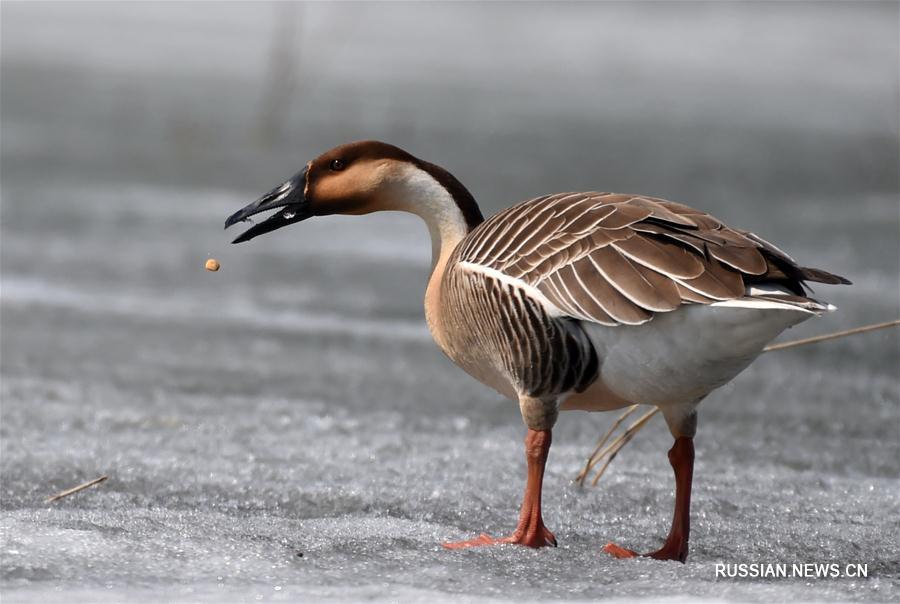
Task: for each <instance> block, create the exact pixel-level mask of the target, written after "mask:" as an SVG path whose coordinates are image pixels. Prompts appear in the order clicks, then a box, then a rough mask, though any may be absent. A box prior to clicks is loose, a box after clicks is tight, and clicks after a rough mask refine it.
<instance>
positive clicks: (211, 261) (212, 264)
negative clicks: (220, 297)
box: [206, 258, 219, 272]
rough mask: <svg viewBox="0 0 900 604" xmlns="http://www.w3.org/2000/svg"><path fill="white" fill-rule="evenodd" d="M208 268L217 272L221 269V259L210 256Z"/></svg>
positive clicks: (207, 263)
mask: <svg viewBox="0 0 900 604" xmlns="http://www.w3.org/2000/svg"><path fill="white" fill-rule="evenodd" d="M206 270H208V271H212V272H216V271H217V270H219V261H218V260H216V259H215V258H210V259H209V260H207V261H206Z"/></svg>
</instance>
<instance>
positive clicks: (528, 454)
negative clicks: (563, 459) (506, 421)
mask: <svg viewBox="0 0 900 604" xmlns="http://www.w3.org/2000/svg"><path fill="white" fill-rule="evenodd" d="M550 440H551V435H550V430H531V429H529V430H528V435H527V436H526V437H525V459H526V460H527V461H528V481H527V482H526V484H525V497H524V498H523V499H522V509H521V511H520V512H519V524H518V526H516V530H515V531H514V532H513V534H512V535H510V536H509V537H500V538H497V537H491V536H490V535H485V534H481V535H479V536H478V537H475V538H474V539H469V540H467V541H458V542H456V543H444V544H443V545H444V547H446V548H447V549H463V548H467V547H480V546H483V545H500V544H502V543H514V544H518V545H527V546H528V547H546V546H548V545H552V546H553V547H556V537H554V536H553V533H551V532H550V531H549V530H547V527H546V526H544V520H543V518H542V517H541V485H542V484H543V480H544V465H545V464H546V463H547V455H548V454H549V452H550Z"/></svg>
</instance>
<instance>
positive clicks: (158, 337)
mask: <svg viewBox="0 0 900 604" xmlns="http://www.w3.org/2000/svg"><path fill="white" fill-rule="evenodd" d="M113 193H114V192H113V191H107V192H104V191H98V190H87V191H86V190H79V188H78V187H77V186H71V187H66V194H67V199H68V200H69V202H71V203H72V204H73V205H75V206H76V207H78V208H79V212H80V215H81V216H82V217H83V219H82V220H81V221H80V222H79V225H80V226H79V227H78V228H77V229H73V228H72V227H71V222H70V223H69V225H70V226H69V227H68V228H66V229H54V228H53V226H52V225H53V223H54V221H55V220H56V218H57V217H58V213H59V211H60V210H59V208H58V204H57V202H56V201H55V200H57V199H59V196H60V191H58V190H56V189H50V188H41V187H38V188H33V187H28V188H27V190H26V189H25V188H23V189H21V190H20V189H18V188H15V187H11V188H10V189H8V192H6V193H5V195H9V196H10V197H11V198H13V199H16V198H18V199H23V198H25V197H27V198H28V200H29V203H27V204H25V203H23V204H21V205H15V206H13V207H11V209H10V210H9V211H8V213H7V215H6V216H5V217H6V218H8V219H11V220H12V221H14V222H13V224H17V225H20V227H21V230H12V229H10V230H6V231H4V233H3V236H4V250H3V251H4V256H3V262H4V265H3V268H4V273H3V276H4V279H3V315H2V320H3V325H2V329H3V380H2V399H3V423H2V432H0V436H2V471H3V487H2V488H3V491H2V504H3V516H2V525H0V528H2V534H3V549H2V556H3V581H4V591H5V594H6V595H7V596H11V599H12V600H25V601H32V600H33V601H48V600H51V601H52V600H58V601H64V600H66V601H68V600H69V599H70V598H71V597H72V592H71V586H73V585H75V586H78V588H77V590H76V592H75V594H76V595H78V594H80V595H81V596H82V597H83V599H84V600H97V599H101V600H109V601H115V600H121V599H126V600H130V599H157V598H175V599H200V600H205V599H220V598H222V599H237V600H250V599H253V598H254V597H258V596H261V597H262V598H264V599H267V600H268V599H271V600H286V601H287V600H293V599H296V598H298V597H300V596H301V595H302V596H304V597H316V598H318V597H321V598H329V599H332V598H333V599H337V600H358V599H370V598H375V599H382V598H386V599H403V600H421V601H431V600H450V599H457V597H462V598H463V599H471V600H474V599H480V598H482V597H490V598H494V599H497V600H531V599H549V598H564V599H574V600H578V599H586V600H588V599H596V598H599V597H621V598H630V597H635V596H638V595H642V596H653V597H660V598H662V597H687V596H691V597H698V596H702V597H707V598H712V599H720V598H736V599H758V600H769V599H779V600H780V599H787V598H794V597H795V598H802V599H809V598H811V599H832V598H834V599H853V598H862V597H869V598H872V597H874V598H876V599H890V598H891V597H896V592H894V591H893V590H894V589H896V581H897V578H898V577H897V566H896V552H897V551H898V547H900V538H898V535H897V531H896V529H895V527H896V526H897V525H898V522H900V513H898V509H900V506H898V504H900V497H898V491H897V456H898V446H897V438H896V436H897V432H896V428H897V420H898V418H897V383H896V373H895V371H896V365H895V364H894V361H895V360H896V358H897V357H896V337H895V336H893V335H889V334H886V333H882V334H874V335H870V336H860V337H858V338H855V339H849V340H844V341H839V342H833V343H829V344H823V345H819V346H817V347H814V348H804V349H799V350H794V351H786V352H780V353H772V354H771V355H769V356H766V357H763V358H761V359H760V360H759V361H758V362H757V363H756V364H754V365H753V366H752V367H751V368H750V369H749V370H748V371H747V372H746V373H745V374H743V375H742V376H741V377H740V378H739V379H738V380H736V381H735V382H734V383H733V384H732V385H730V386H728V387H726V388H724V389H723V390H722V391H720V392H719V393H717V394H716V395H714V396H712V397H710V399H709V400H708V401H706V402H705V403H704V405H703V406H702V408H701V409H702V412H701V428H700V432H699V435H698V438H697V451H698V454H697V469H696V479H695V491H694V502H693V506H694V527H693V528H694V530H693V534H692V544H691V545H692V551H691V557H690V559H689V564H687V565H686V566H682V565H680V564H676V563H665V562H656V561H651V560H635V561H619V560H613V559H611V558H609V557H607V556H606V555H604V554H603V553H602V552H601V551H600V548H601V546H602V545H603V544H605V543H606V542H607V541H609V540H613V539H614V540H617V541H618V542H620V543H625V544H628V545H631V546H635V547H637V548H640V549H650V548H652V547H654V546H656V545H657V544H658V543H659V542H660V539H661V538H662V537H663V536H664V535H665V532H666V530H667V529H668V521H669V516H670V513H671V508H670V506H671V498H672V488H673V484H672V477H671V473H670V469H669V467H668V463H667V461H666V457H665V451H666V450H667V449H668V447H669V446H670V437H669V436H668V433H667V432H666V430H665V428H664V427H663V423H662V422H661V421H655V422H654V423H653V424H652V427H651V428H650V429H648V430H647V431H646V433H643V434H641V435H640V437H639V438H638V439H637V440H636V441H635V442H634V443H633V444H632V445H630V446H629V447H628V449H626V450H625V452H624V453H623V454H622V455H621V456H620V458H619V459H618V460H617V461H616V462H615V464H614V466H613V467H612V469H611V471H610V473H609V475H608V476H607V477H605V478H604V479H603V481H602V482H601V485H600V486H599V487H598V488H595V489H580V488H578V487H576V486H575V485H573V484H572V482H571V479H572V477H573V476H574V474H575V473H576V472H577V469H578V467H579V465H580V464H581V463H582V461H583V458H584V456H585V455H586V453H587V452H588V450H589V449H590V448H591V446H592V445H593V442H594V439H595V438H596V437H597V436H598V435H599V434H600V432H601V430H602V429H603V428H604V427H605V426H606V425H607V424H608V423H609V421H611V417H610V416H600V415H588V414H582V413H567V414H563V416H562V418H561V420H560V422H559V424H558V429H557V430H556V431H555V435H554V445H553V449H552V452H551V458H550V464H549V468H548V473H547V479H546V486H545V501H546V509H545V517H546V519H547V522H548V524H549V526H551V528H552V529H553V530H554V531H555V532H556V535H557V537H558V539H559V542H560V547H559V548H558V549H544V550H539V551H531V550H527V549H524V548H516V547H512V546H506V547H501V548H494V549H483V550H471V551H464V552H450V551H446V550H444V549H443V548H441V547H440V545H439V544H440V542H441V541H444V540H449V539H459V538H463V537H465V536H467V535H473V534H476V533H477V532H478V531H482V530H487V531H489V532H493V533H500V532H503V531H508V530H510V529H511V528H512V526H514V521H515V519H516V514H517V506H518V504H519V501H520V495H521V490H522V486H523V478H524V477H523V473H524V470H523V465H524V464H523V458H522V451H521V439H522V436H523V433H524V430H523V427H522V425H521V420H520V419H519V418H518V410H517V408H516V406H515V405H514V404H512V403H509V402H506V401H503V400H499V399H498V398H497V397H496V396H495V395H493V394H492V393H491V392H490V391H488V390H486V389H485V388H483V387H481V386H479V385H478V384H476V383H474V382H473V381H472V380H470V378H468V377H467V376H465V375H464V374H462V373H461V372H460V371H459V370H458V369H456V368H455V367H453V366H452V365H451V364H450V363H449V361H447V360H445V359H444V358H443V357H442V356H441V355H440V353H439V352H438V351H437V350H436V348H435V347H434V345H433V344H432V343H431V342H430V339H429V336H428V334H427V332H426V331H425V329H424V327H423V325H422V321H421V318H420V316H419V315H420V314H421V311H420V310H419V303H420V300H419V299H420V296H421V289H422V286H423V283H424V279H425V275H426V271H427V264H426V260H425V258H427V253H428V242H427V240H426V234H425V232H424V228H422V227H421V226H420V225H418V224H417V223H416V222H415V219H412V218H405V217H399V216H390V215H385V216H374V217H370V218H368V219H352V218H350V219H341V218H337V219H323V220H320V221H318V222H311V223H309V224H304V225H301V226H300V227H297V228H294V229H293V230H291V231H286V232H284V233H279V234H278V235H274V236H272V237H271V238H269V239H268V240H266V241H264V242H262V241H261V242H254V244H252V245H251V246H235V247H225V245H224V243H223V242H222V241H219V240H221V239H222V235H221V234H220V233H219V232H218V229H217V227H218V222H219V219H220V218H221V217H223V216H225V215H227V213H229V212H230V211H231V210H232V209H233V208H235V207H238V206H240V205H241V204H242V203H243V201H244V197H241V196H236V195H235V194H233V193H224V192H210V191H180V192H171V191H161V190H157V189H152V188H151V189H146V188H145V189H142V188H138V187H132V188H130V189H129V188H116V189H115V194H117V195H118V196H119V197H120V199H121V201H122V208H127V210H125V209H123V210H121V211H118V210H115V209H107V206H106V205H105V204H103V203H92V202H91V200H98V199H102V198H103V197H104V195H112V194H113ZM248 195H250V193H248ZM179 196H180V197H181V198H183V201H185V202H186V206H188V207H185V208H183V210H181V211H179V210H177V209H176V206H177V205H178V204H177V203H175V202H171V203H170V202H166V203H165V204H161V203H160V202H159V200H161V199H167V200H172V199H177V198H179ZM188 199H189V201H188ZM870 203H871V207H869V208H868V211H866V212H859V213H856V214H855V215H856V216H857V218H856V220H855V222H854V223H853V224H852V226H851V227H850V228H851V231H847V232H844V233H843V234H840V235H838V236H839V237H840V236H847V237H848V238H849V237H850V233H852V232H856V233H860V232H865V233H867V238H866V240H865V241H864V242H860V250H859V252H860V253H857V254H844V253H842V251H841V249H840V246H836V247H835V248H832V250H830V251H828V252H826V253H824V254H822V253H819V254H818V255H819V256H821V257H822V260H821V261H820V262H818V263H817V264H819V265H821V266H826V267H828V268H831V269H834V270H836V271H838V272H840V273H842V274H847V275H849V276H851V277H853V278H854V279H855V280H856V283H857V285H856V286H855V287H854V288H843V289H839V288H833V289H832V290H829V291H828V292H827V293H826V294H825V295H824V297H827V298H828V299H830V300H832V301H833V302H835V303H836V304H838V305H839V306H841V307H842V308H841V310H840V311H839V312H838V313H836V314H834V315H832V316H830V317H827V318H823V319H820V320H817V321H810V322H808V323H806V324H805V325H803V326H802V328H799V329H795V330H794V331H795V332H797V333H796V334H793V333H791V334H788V335H790V336H791V337H793V336H795V335H796V336H799V335H804V334H812V333H822V332H826V331H829V330H833V329H838V328H841V327H846V326H850V325H855V324H859V323H862V322H864V321H866V320H869V319H871V318H876V317H883V316H885V315H886V314H887V313H889V312H891V310H892V309H891V304H890V303H881V304H879V303H877V302H876V300H877V299H878V298H876V296H875V295H874V292H875V291H876V290H877V289H879V288H882V287H887V288H891V287H893V288H896V287H897V283H896V274H894V275H890V274H888V273H889V271H887V270H884V271H882V270H872V269H869V270H868V271H867V269H866V268H865V265H864V264H861V263H860V260H861V259H862V258H864V257H865V254H866V250H868V249H872V250H880V249H884V247H885V246H890V245H893V243H892V237H893V229H894V226H893V225H890V224H881V225H880V224H879V223H881V222H882V221H883V220H884V218H886V217H882V218H880V219H879V217H878V216H877V214H878V211H879V210H878V208H880V207H888V206H889V203H888V202H887V200H882V201H879V200H877V199H873V200H870ZM63 211H64V210H63ZM844 218H846V219H847V220H853V216H852V215H851V213H849V212H848V213H847V215H846V216H845V217H844ZM167 221H168V222H167ZM36 225H40V226H36ZM154 225H156V226H154ZM821 228H825V227H824V226H822V227H821ZM161 230H162V231H167V232H168V235H167V236H166V237H165V238H164V239H163V240H161V241H159V242H154V241H153V233H154V232H158V231H161ZM172 230H175V231H176V234H174V235H173V234H172ZM817 230H818V229H815V228H814V229H811V231H812V232H817ZM207 231H208V232H207ZM177 233H180V235H179V234H177ZM204 233H205V234H204ZM35 237H38V238H41V239H42V241H44V243H43V244H40V245H37V246H36V245H34V240H35ZM809 237H810V238H811V239H813V238H812V237H811V236H809ZM803 238H804V236H802V235H801V237H800V240H799V241H798V242H795V244H794V246H793V247H792V248H791V251H792V252H793V253H795V254H796V256H797V257H799V258H801V259H803V258H808V257H811V256H812V255H813V251H812V250H811V249H810V248H808V247H805V244H804V241H803ZM775 239H776V241H778V239H777V238H775ZM214 241H217V242H216V243H214ZM813 241H814V239H813ZM110 250H113V251H114V253H111V252H110ZM403 250H406V251H410V252H415V253H409V254H408V255H409V256H410V257H412V258H417V259H416V260H406V259H405V256H406V255H407V254H406V252H403ZM362 251H365V253H361V252H362ZM209 252H214V253H215V254H216V255H217V257H218V258H219V259H220V260H221V262H222V270H221V271H220V272H219V273H216V274H212V273H206V272H205V271H203V267H202V264H203V260H204V259H205V258H206V256H207V254H208V253H209ZM401 252H403V253H401ZM259 266H266V271H265V272H264V273H260V271H258V267H259ZM823 289H824V288H823ZM860 292H862V293H860ZM103 473H105V474H109V476H110V479H109V481H108V482H107V483H105V484H103V485H101V486H99V487H97V488H95V489H92V490H90V491H86V492H84V493H81V494H78V495H75V496H72V497H71V498H68V499H65V500H62V501H59V502H56V503H54V504H50V505H47V504H44V503H43V498H44V497H45V496H47V495H49V494H51V493H54V492H57V491H58V490H61V489H63V488H65V487H67V486H72V485H74V484H77V483H80V482H82V481H84V480H88V479H90V478H93V477H95V476H98V475H100V474H103ZM301 552H302V554H303V555H302V557H300V556H299V555H298V554H299V553H301ZM723 561H724V562H732V563H737V562H765V563H768V562H772V563H775V562H787V563H793V562H839V563H841V564H845V563H850V562H859V563H866V564H868V565H869V566H868V568H869V573H870V577H869V578H868V580H852V579H831V580H800V579H797V580H785V579H780V580H766V581H760V580H755V581H753V580H729V581H722V580H718V581H717V580H716V577H715V564H716V563H717V562H723ZM4 599H5V600H6V598H4Z"/></svg>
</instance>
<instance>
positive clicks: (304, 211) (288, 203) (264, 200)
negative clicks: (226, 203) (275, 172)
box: [225, 168, 312, 243]
mask: <svg viewBox="0 0 900 604" xmlns="http://www.w3.org/2000/svg"><path fill="white" fill-rule="evenodd" d="M307 169H308V168H303V169H302V170H301V171H300V172H298V173H297V174H295V175H294V176H292V177H291V178H290V179H289V180H286V181H285V182H284V183H283V184H281V185H279V186H277V187H275V188H274V189H272V190H271V191H269V192H268V193H266V194H265V195H263V196H262V197H260V198H259V199H257V200H256V201H254V202H253V203H251V204H250V205H248V206H246V207H244V208H242V209H240V210H238V211H237V212H235V213H234V214H232V215H231V216H229V217H228V220H226V221H225V228H226V229H227V228H228V227H230V226H231V225H233V224H235V223H236V222H241V221H243V220H247V219H249V218H250V217H251V216H253V215H254V214H259V213H260V212H265V211H266V210H273V209H275V208H284V209H283V210H282V211H280V212H278V213H277V214H273V215H272V216H270V217H269V218H268V219H267V220H264V221H263V222H260V223H259V224H255V225H253V226H252V227H250V228H249V229H247V230H246V231H244V232H243V233H241V235H240V236H239V237H238V238H237V239H235V240H234V241H232V242H231V243H242V242H244V241H250V240H251V239H253V238H254V237H256V236H257V235H262V234H263V233H268V232H270V231H274V230H275V229H280V228H281V227H283V226H287V225H289V224H294V223H295V222H300V221H301V220H306V219H307V218H309V217H310V216H312V212H310V209H309V202H308V201H307V200H306V197H305V196H304V194H303V190H304V189H305V188H306V171H307Z"/></svg>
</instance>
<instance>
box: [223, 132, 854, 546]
mask: <svg viewBox="0 0 900 604" xmlns="http://www.w3.org/2000/svg"><path fill="white" fill-rule="evenodd" d="M271 210H275V213H273V214H271V215H270V216H269V217H268V218H267V219H265V220H263V221H262V222H258V223H254V224H253V226H251V227H250V228H249V229H248V230H246V231H244V232H243V233H241V234H240V235H239V236H238V237H237V238H236V239H235V240H234V241H233V243H241V242H245V241H249V240H251V239H253V238H255V237H257V236H259V235H262V234H264V233H268V232H271V231H274V230H276V229H279V228H282V227H284V226H287V225H290V224H294V223H297V222H300V221H303V220H306V219H308V218H311V217H313V216H325V215H330V214H348V215H361V214H368V213H371V212H377V211H383V210H395V211H396V210H399V211H403V212H410V213H412V214H415V215H417V216H419V217H420V218H422V220H424V222H425V224H426V225H427V227H428V231H429V233H430V235H431V243H432V258H431V276H430V278H429V279H428V284H427V287H426V290H425V319H426V322H427V325H428V329H429V331H430V333H431V335H432V337H433V338H434V340H435V342H436V343H437V345H438V346H439V348H440V349H441V350H442V351H443V352H444V353H445V354H446V355H447V356H448V357H449V358H450V359H451V360H452V361H453V362H454V363H455V364H456V365H458V366H459V367H461V368H462V369H463V370H465V371H466V372H467V373H469V374H470V375H471V376H473V377H474V378H475V379H477V380H479V381H480V382H482V383H483V384H485V385H487V386H489V387H491V388H493V389H494V390H496V391H497V392H499V393H500V394H502V395H504V396H505V397H507V398H509V399H511V400H513V401H516V402H518V404H519V410H520V412H521V415H522V419H523V421H524V423H525V426H526V428H527V434H526V437H525V458H526V466H527V473H526V485H525V493H524V497H523V501H522V505H521V511H520V514H519V519H518V524H517V526H516V528H515V530H514V531H513V532H512V533H511V534H510V535H509V536H506V537H492V536H489V535H486V534H481V535H479V536H477V537H474V538H472V539H468V540H465V541H460V542H453V543H445V544H444V545H445V546H446V547H448V548H452V549H457V548H468V547H476V546H488V545H495V544H505V543H510V544H520V545H525V546H530V547H543V546H548V545H549V546H555V545H556V543H557V542H556V537H555V536H554V535H553V533H552V532H550V530H549V529H548V528H547V527H546V526H545V524H544V520H543V517H542V514H541V495H542V483H543V476H544V468H545V465H546V462H547V457H548V454H549V451H550V445H551V435H552V429H553V426H554V424H555V423H556V420H557V417H558V415H559V412H560V411H566V410H586V411H608V410H614V409H619V408H622V407H625V406H629V405H632V404H635V403H642V404H650V405H655V406H657V407H658V408H659V409H660V411H661V412H662V415H663V416H664V418H665V421H666V423H667V425H668V428H669V431H670V432H671V434H672V437H673V438H674V444H673V445H672V448H671V449H670V450H669V453H668V457H669V461H670V464H671V466H672V469H673V472H674V475H675V510H674V515H673V520H672V524H671V528H670V530H669V533H668V536H667V537H666V540H665V542H664V543H663V545H662V547H660V548H659V549H658V550H656V551H654V552H651V553H649V554H644V555H646V556H650V557H652V558H655V559H659V560H678V561H681V562H684V561H685V559H686V558H687V554H688V540H689V536H690V498H691V484H692V475H693V465H694V443H693V439H694V435H695V433H696V429H697V406H698V404H699V403H700V401H702V400H703V399H704V398H705V397H706V396H707V395H708V394H709V393H710V392H712V391H713V390H715V389H716V388H718V387H719V386H722V385H723V384H725V383H727V382H729V381H730V380H731V379H733V378H734V377H735V376H736V375H738V374H739V373H740V372H741V371H742V370H744V369H745V368H746V367H747V366H748V365H749V364H750V363H751V362H752V361H753V360H754V359H755V358H756V357H757V356H758V355H759V354H760V353H761V351H762V349H763V347H764V346H765V345H766V344H767V343H768V342H770V341H771V340H773V339H774V338H775V337H776V336H778V335H779V334H780V333H781V332H782V331H783V330H785V329H787V328H789V327H791V326H793V325H796V324H798V323H800V322H801V321H805V320H806V319H809V318H810V317H813V316H817V315H821V314H823V313H826V312H829V311H832V310H834V307H833V306H831V305H829V304H825V303H822V302H819V301H817V300H815V299H813V298H811V297H809V296H808V295H807V288H806V286H805V282H817V283H827V284H849V283H850V282H849V281H848V280H847V279H845V278H843V277H840V276H837V275H834V274H831V273H828V272H826V271H824V270H820V269H815V268H806V267H803V266H801V265H799V264H798V263H797V262H796V261H795V260H794V259H792V258H791V257H790V256H788V255H787V254H786V253H785V252H783V251H781V250H780V249H779V248H777V247H775V246H774V245H772V244H771V243H769V242H767V241H766V240H764V239H762V238H761V237H758V236H757V235H754V234H753V233H750V232H747V231H742V230H738V229H734V228H730V227H728V226H726V225H725V224H723V223H722V222H721V221H719V220H717V219H716V218H714V217H713V216H711V215H709V214H706V213H703V212H701V211H698V210H695V209H692V208H690V207H688V206H686V205H682V204H680V203H675V202H672V201H666V200H664V199H659V198H656V197H648V196H643V195H624V194H613V193H600V192H573V193H556V194H552V195H543V196H541V197H537V198H534V199H531V200H528V201H524V202H520V203H518V204H515V205H513V206H511V207H509V208H507V209H505V210H503V211H501V212H499V213H498V214H496V215H494V216H492V217H491V218H489V219H487V220H485V219H484V217H483V216H482V213H481V210H480V209H479V207H478V204H477V203H476V202H475V199H474V198H473V197H472V195H471V193H469V191H468V190H467V189H466V188H465V187H464V186H463V185H462V184H461V183H460V181H458V180H457V179H456V178H455V177H454V176H453V175H451V174H450V173H449V172H448V171H446V170H444V169H443V168H441V167H439V166H437V165H435V164H432V163H429V162H426V161H423V160H421V159H419V158H417V157H415V156H413V155H411V154H410V153H408V152H406V151H404V150H402V149H400V148H398V147H396V146H393V145H390V144H387V143H382V142H378V141H359V142H353V143H349V144H346V145H341V146H338V147H335V148H334V149H331V150H330V151H328V152H326V153H324V154H323V155H321V156H319V157H318V158H316V159H314V160H312V161H310V162H309V163H308V164H306V166H305V167H303V169H302V170H300V172H298V173H297V174H296V175H295V176H293V177H292V178H290V179H288V180H287V181H285V182H284V183H283V184H281V185H279V186H277V187H276V188H274V189H272V190H271V191H270V192H269V193H266V194H265V195H263V196H262V197H261V198H259V199H258V200H257V201H255V202H253V203H251V204H249V205H247V206H246V207H244V208H242V209H241V210H239V211H237V212H235V213H234V214H233V215H231V216H230V217H229V218H228V219H227V220H226V222H225V228H226V229H227V228H228V227H230V226H232V225H234V224H235V223H238V222H241V221H245V220H247V219H248V218H250V217H251V216H254V215H256V214H259V213H262V212H266V211H271ZM603 549H604V550H605V551H606V552H607V553H609V554H611V555H612V556H614V557H617V558H630V557H634V556H637V555H639V554H637V553H636V552H635V551H634V550H631V549H628V548H625V547H622V546H619V545H616V544H615V543H609V544H607V545H606V546H605V547H604V548H603Z"/></svg>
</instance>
